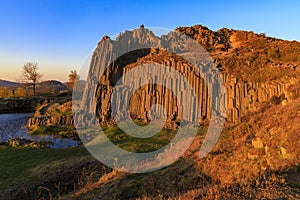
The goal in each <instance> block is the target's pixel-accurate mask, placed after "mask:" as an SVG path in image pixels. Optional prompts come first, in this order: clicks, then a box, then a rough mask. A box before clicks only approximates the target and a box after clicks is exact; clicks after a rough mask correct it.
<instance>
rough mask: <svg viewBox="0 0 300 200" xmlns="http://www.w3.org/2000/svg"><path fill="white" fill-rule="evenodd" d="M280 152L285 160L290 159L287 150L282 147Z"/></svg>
mask: <svg viewBox="0 0 300 200" xmlns="http://www.w3.org/2000/svg"><path fill="white" fill-rule="evenodd" d="M280 152H281V155H282V157H283V159H286V158H287V157H288V154H287V152H286V148H284V147H280Z"/></svg>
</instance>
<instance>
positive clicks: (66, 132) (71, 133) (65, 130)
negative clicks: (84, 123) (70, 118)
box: [29, 125, 77, 138]
mask: <svg viewBox="0 0 300 200" xmlns="http://www.w3.org/2000/svg"><path fill="white" fill-rule="evenodd" d="M29 134H31V135H59V136H61V137H67V138H74V137H75V138H76V137H77V133H76V131H75V130H74V128H73V127H61V126H44V125H41V126H36V127H35V128H34V129H33V130H32V131H30V132H29Z"/></svg>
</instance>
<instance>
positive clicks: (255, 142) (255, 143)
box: [252, 138, 264, 149]
mask: <svg viewBox="0 0 300 200" xmlns="http://www.w3.org/2000/svg"><path fill="white" fill-rule="evenodd" d="M252 145H253V147H254V148H255V149H261V148H264V143H263V141H262V140H261V139H260V138H254V139H253V140H252Z"/></svg>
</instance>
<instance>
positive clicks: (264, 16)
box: [0, 0, 300, 81]
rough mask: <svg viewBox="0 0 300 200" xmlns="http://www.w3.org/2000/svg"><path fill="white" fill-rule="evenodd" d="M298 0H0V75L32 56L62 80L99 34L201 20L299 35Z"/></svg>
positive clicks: (13, 72)
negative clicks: (142, 26)
mask: <svg viewBox="0 0 300 200" xmlns="http://www.w3.org/2000/svg"><path fill="white" fill-rule="evenodd" d="M299 21H300V1H296V0H295V1H276V0H275V1H271V0H270V1H269V0H266V1H254V0H253V1H218V0H215V1H176V0H172V1H157V0H153V1H88V0H86V1H76V0H69V1H67V0H65V1H63V0H26V1H25V0H0V79H8V80H12V81H15V80H16V79H17V78H18V77H19V76H20V74H21V72H20V71H21V69H22V65H23V64H24V63H25V62H27V61H36V62H37V63H38V64H39V66H40V69H41V72H42V73H43V75H44V76H43V80H48V79H57V80H60V81H66V80H67V75H68V73H69V71H70V70H71V69H80V67H81V65H82V62H83V61H84V59H85V58H86V57H87V56H88V55H89V54H90V53H91V52H92V51H93V49H94V48H95V46H96V44H97V43H98V41H99V40H100V39H101V38H102V36H103V35H109V36H113V35H115V34H118V33H119V32H122V31H124V30H126V29H133V28H137V27H139V25H140V24H145V26H146V27H147V26H148V27H161V28H168V29H174V28H176V27H177V26H191V25H195V24H202V25H205V26H208V27H209V28H210V29H212V30H217V29H220V28H222V27H227V28H234V29H242V30H253V31H254V32H257V33H266V34H267V35H269V36H274V37H278V38H282V39H288V40H298V41H300V23H299Z"/></svg>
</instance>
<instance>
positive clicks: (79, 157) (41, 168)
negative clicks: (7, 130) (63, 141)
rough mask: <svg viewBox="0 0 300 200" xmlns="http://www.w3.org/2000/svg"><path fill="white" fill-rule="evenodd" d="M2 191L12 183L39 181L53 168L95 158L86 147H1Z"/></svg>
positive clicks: (0, 186)
mask: <svg viewBox="0 0 300 200" xmlns="http://www.w3.org/2000/svg"><path fill="white" fill-rule="evenodd" d="M0 154H1V157H0V163H1V165H0V172H1V173H0V180H1V181H0V191H2V190H4V189H5V188H7V187H9V186H10V185H12V184H17V183H23V182H29V183H39V182H41V181H43V180H45V179H46V178H47V177H46V176H47V175H45V172H48V173H47V174H48V175H50V174H51V172H53V169H55V168H59V167H60V166H62V165H72V164H75V163H80V162H83V161H85V160H88V161H89V160H93V158H92V157H91V156H90V154H89V153H88V152H87V151H86V149H85V148H84V147H72V148H65V149H32V148H23V147H20V148H9V147H1V148H0Z"/></svg>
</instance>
